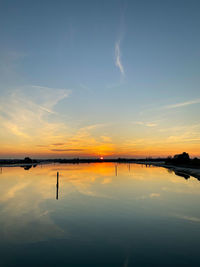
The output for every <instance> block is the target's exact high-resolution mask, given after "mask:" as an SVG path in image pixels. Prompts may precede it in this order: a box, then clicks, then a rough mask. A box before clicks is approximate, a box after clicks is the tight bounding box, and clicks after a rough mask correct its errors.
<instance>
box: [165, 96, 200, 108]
mask: <svg viewBox="0 0 200 267" xmlns="http://www.w3.org/2000/svg"><path fill="white" fill-rule="evenodd" d="M199 103H200V98H197V99H195V100H190V101H186V102H181V103H176V104H173V105H168V106H164V109H174V108H181V107H185V106H190V105H194V104H199Z"/></svg>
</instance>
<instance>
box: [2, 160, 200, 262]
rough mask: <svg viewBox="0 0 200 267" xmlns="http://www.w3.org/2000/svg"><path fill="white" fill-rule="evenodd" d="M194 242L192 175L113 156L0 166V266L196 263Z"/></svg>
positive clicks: (199, 238)
mask: <svg viewBox="0 0 200 267" xmlns="http://www.w3.org/2000/svg"><path fill="white" fill-rule="evenodd" d="M57 171H59V173H60V177H59V183H58V184H57V177H56V173H57ZM199 250H200V182H199V181H198V180H197V179H195V178H192V177H191V178H190V179H187V180H186V179H184V178H183V177H179V176H176V175H175V174H174V173H170V172H168V171H167V170H166V169H164V168H157V167H150V168H149V167H146V166H142V165H136V164H129V165H128V164H118V165H117V167H116V166H115V164H112V163H105V164H104V163H100V164H80V165H70V164H68V165H46V166H37V167H36V168H31V169H29V170H24V169H23V168H21V167H15V168H2V171H1V172H0V266H26V267H30V266H43V267H46V266H102V267H105V266H116V267H117V266H124V267H126V266H200V253H199Z"/></svg>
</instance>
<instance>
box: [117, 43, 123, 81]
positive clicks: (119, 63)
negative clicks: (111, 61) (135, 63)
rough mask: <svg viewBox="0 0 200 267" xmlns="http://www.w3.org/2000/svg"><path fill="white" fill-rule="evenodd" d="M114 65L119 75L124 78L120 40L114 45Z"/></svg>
mask: <svg viewBox="0 0 200 267" xmlns="http://www.w3.org/2000/svg"><path fill="white" fill-rule="evenodd" d="M115 65H116V66H117V67H118V68H119V70H120V72H121V74H122V75H123V76H124V75H125V72H124V67H123V65H122V63H121V53H120V40H118V41H117V42H116V43H115Z"/></svg>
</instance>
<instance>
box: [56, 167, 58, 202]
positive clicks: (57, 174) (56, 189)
mask: <svg viewBox="0 0 200 267" xmlns="http://www.w3.org/2000/svg"><path fill="white" fill-rule="evenodd" d="M58 188H59V172H57V184H56V199H57V200H58Z"/></svg>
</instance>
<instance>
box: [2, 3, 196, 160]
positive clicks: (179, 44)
mask: <svg viewBox="0 0 200 267" xmlns="http://www.w3.org/2000/svg"><path fill="white" fill-rule="evenodd" d="M199 13H200V1H199V0H168V1H164V0H151V1H149V0H84V1H82V0H59V1H56V0H40V1H39V0H34V1H31V0H24V1H22V0H18V1H14V0H0V40H1V41H0V157H1V158H21V157H25V156H30V157H35V158H42V157H44V158H48V157H49V158H54V157H56V158H57V157H60V158H63V157H69V158H71V157H100V156H104V157H149V156H152V157H158V156H160V157H162V156H169V155H174V154H177V153H181V152H183V151H186V152H188V153H189V154H190V155H191V156H192V157H195V156H200V117H199V113H200V88H199V84H200V16H199Z"/></svg>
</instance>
